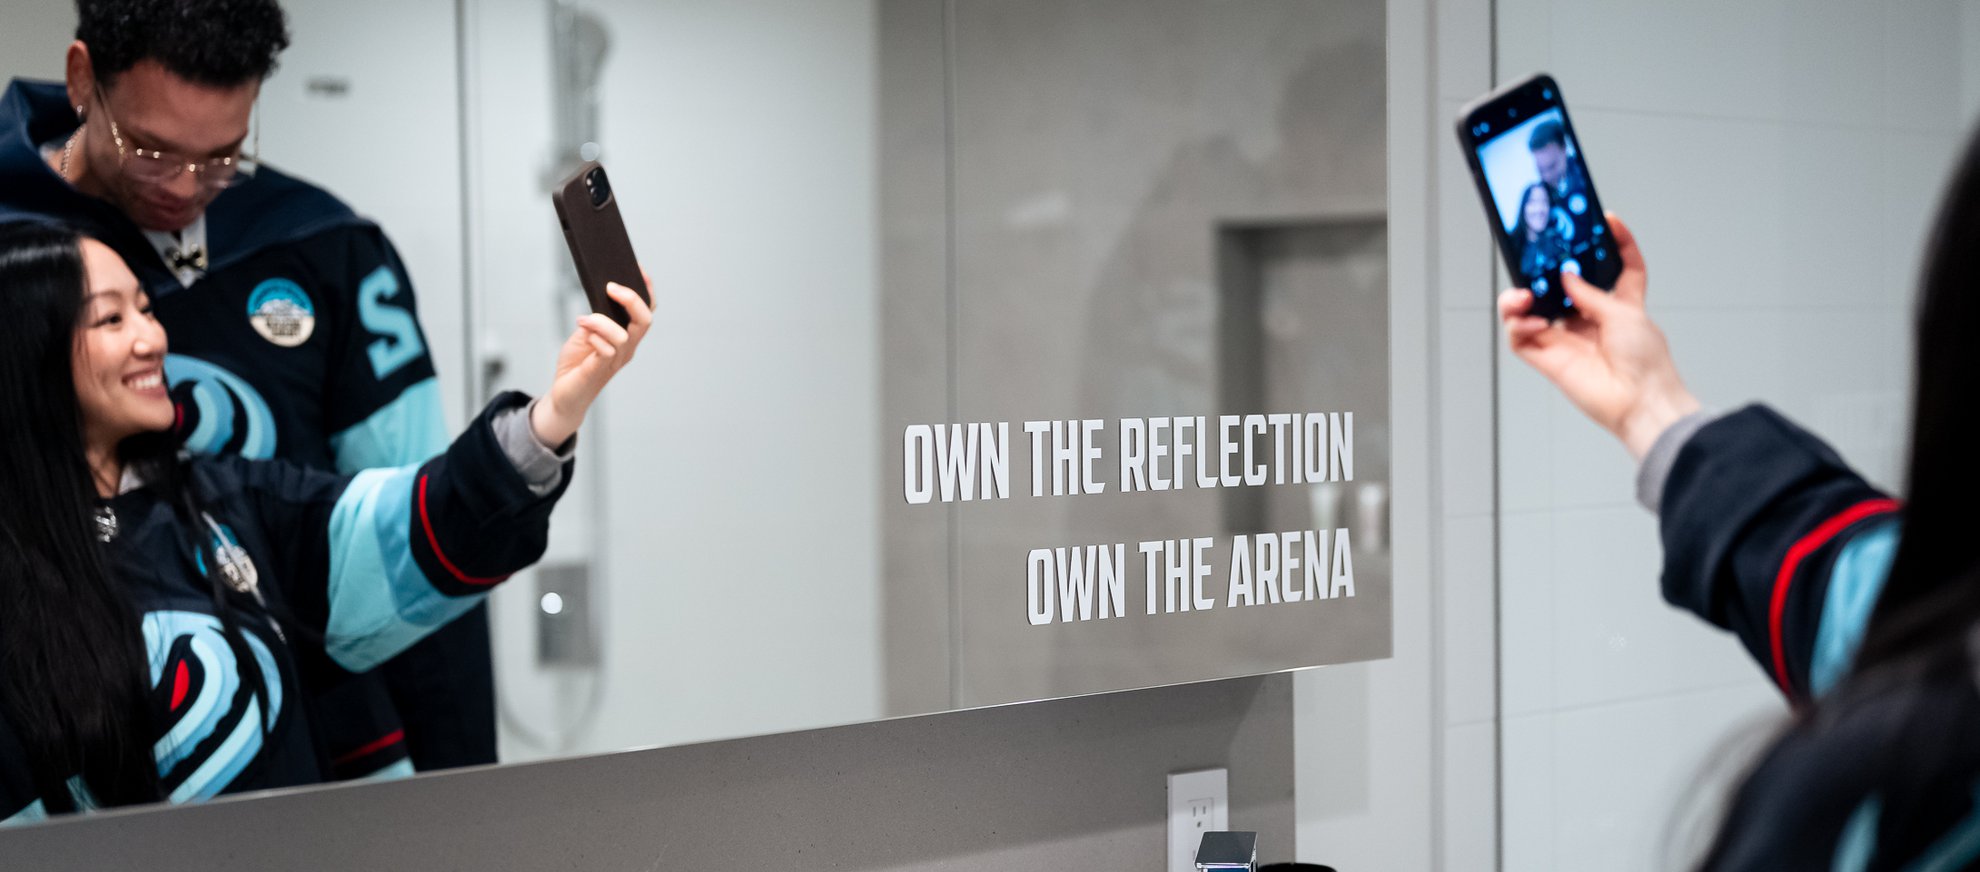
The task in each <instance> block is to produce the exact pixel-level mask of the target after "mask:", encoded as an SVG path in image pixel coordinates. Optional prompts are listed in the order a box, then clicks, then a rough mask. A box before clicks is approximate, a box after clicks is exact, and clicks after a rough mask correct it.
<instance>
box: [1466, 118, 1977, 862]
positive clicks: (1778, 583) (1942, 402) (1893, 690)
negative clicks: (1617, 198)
mask: <svg viewBox="0 0 1980 872" xmlns="http://www.w3.org/2000/svg"><path fill="white" fill-rule="evenodd" d="M1610 226H1611V227H1613V228H1614V230H1615V233H1616V241H1617V242H1618V243H1620V245H1621V249H1622V257H1623V265H1624V270H1623V274H1622V277H1621V279H1620V281H1619V282H1618V284H1617V286H1616V288H1615V291H1614V293H1613V294H1605V293H1603V292H1601V291H1599V290H1596V289H1594V288H1593V287H1591V286H1590V285H1588V284H1587V283H1585V282H1583V281H1581V280H1580V279H1579V277H1578V276H1563V279H1564V280H1565V284H1566V289H1567V291H1568V294H1569V295H1570V296H1571V297H1572V298H1573V300H1574V307H1575V310H1576V311H1578V312H1579V313H1580V317H1579V318H1570V319H1566V320H1563V321H1561V322H1558V323H1555V324H1551V325H1550V324H1549V323H1548V322H1547V321H1545V320H1544V319H1541V318H1537V317H1534V316H1531V315H1528V314H1526V312H1527V311H1528V310H1529V307H1530V305H1531V302H1532V296H1531V294H1530V293H1529V292H1527V291H1525V290H1519V289H1515V290H1510V291H1507V292H1505V293H1504V294H1503V295H1501V296H1500V299H1499V314H1500V318H1501V321H1502V322H1503V324H1504V326H1505V329H1506V332H1507V336H1508V338H1509V339H1510V342H1511V345H1512V349H1513V351H1514V353H1515V354H1517V355H1518V356H1519V357H1520V358H1521V359H1523V360H1525V361H1526V362H1527V363H1529V364H1531V365H1532V366H1533V367H1534V368H1535V369H1537V370H1539V371H1540V373H1541V374H1543V375H1545V376H1546V377H1547V378H1548V379H1549V380H1551V381H1552V382H1554V384H1555V385H1556V386H1558V387H1559V388H1560V389H1561V391H1562V392H1563V393H1564V394H1566V395H1567V397H1568V398H1569V399H1570V400H1572V401H1573V402H1574V403H1575V405H1577V406H1578V407H1580V408H1581V410H1582V411H1583V412H1584V413H1586V414H1587V415H1588V416H1589V417H1590V418H1593V419H1594V420H1595V421H1596V423H1598V424H1601V425H1602V426H1603V427H1605V428H1607V429H1608V430H1609V431H1610V432H1612V433H1614V434H1615V435H1616V436H1617V437H1618V438H1619V439H1621V440H1622V441H1623V443H1624V445H1625V446H1626V447H1627V448H1628V449H1629V451H1630V453H1631V454H1632V455H1633V456H1634V457H1636V458H1637V459H1638V460H1639V461H1640V463H1641V466H1640V467H1639V474H1638V479H1637V491H1638V495H1639V497H1640V498H1641V500H1642V501H1643V502H1644V503H1645V504H1646V505H1648V506H1649V507H1650V508H1651V509H1652V510H1653V511H1655V512H1657V513H1658V516H1659V521H1660V527H1661V530H1662V534H1661V535H1662V538H1663V543H1664V573H1663V589H1664V597H1665V598H1666V599H1667V600H1669V601H1670V602H1671V603H1672V604H1674V605H1677V606H1680V607H1683V608H1686V609H1689V610H1691V611H1692V612H1694V613H1696V614H1698V615H1699V616H1700V617H1702V618H1704V619H1706V620H1708V621H1710V622H1712V623H1714V624H1717V625H1719V626H1721V627H1724V628H1726V629H1729V630H1732V631H1733V632H1734V633H1736V634H1737V635H1738V636H1739V637H1740V640H1741V641H1742V642H1743V643H1744V644H1745V646H1746V648H1747V650H1748V651H1749V652H1750V653H1752V655H1753V656H1754V658H1755V659H1756V660H1757V661H1759V663H1760V665H1761V667H1762V668H1763V669H1765V670H1766V672H1767V674H1768V675H1769V676H1770V677H1771V678H1772V679H1773V680H1774V681H1775V683H1776V684H1778V685H1779V686H1780V688H1781V690H1782V692H1783V693H1784V694H1786V696H1787V697H1788V699H1789V700H1790V702H1791V703H1792V704H1793V706H1794V717H1793V719H1792V721H1791V723H1790V724H1788V725H1787V726H1786V727H1785V728H1784V729H1783V731H1782V733H1781V734H1780V735H1779V736H1778V737H1777V738H1776V740H1775V741H1774V743H1773V744H1772V745H1771V746H1770V747H1769V748H1768V749H1767V750H1766V752H1765V753H1764V754H1763V755H1762V756H1761V757H1760V759H1759V760H1758V761H1757V762H1756V763H1755V764H1754V765H1753V767H1752V769H1751V770H1750V771H1749V772H1747V773H1746V775H1745V777H1744V779H1743V780H1742V781H1741V782H1740V784H1739V787H1738V788H1737V790H1736V792H1735V794H1734V795H1733V797H1732V798H1731V804H1730V808H1729V811H1728V814H1727V815H1726V817H1725V819H1724V821H1723V822H1722V824H1721V825H1720V829H1719V832H1718V833H1717V835H1716V837H1715V839H1714V841H1713V842H1712V845H1711V847H1710V849H1709V852H1708V853H1707V854H1706V856H1705V858H1704V860H1703V862H1702V868H1705V869H1712V870H1722V869H1731V870H1760V869H1767V870H1774V869H1824V870H1831V869H1833V870H1851V872H1856V870H1869V869H1917V870H1940V869H1964V868H1968V867H1969V866H1970V865H1973V864H1975V863H1976V862H1980V537H1976V536H1975V535H1974V532H1973V528H1974V526H1975V524H1974V520H1975V518H1976V514H1977V513H1976V511H1975V505H1976V500H1980V450H1976V449H1975V447H1974V445H1973V444H1972V439H1973V433H1974V426H1973V424H1974V420H1973V417H1972V412H1971V410H1970V409H1971V406H1972V404H1973V403H1975V402H1976V401H1980V344H1976V343H1975V342H1974V340H1973V337H1974V336H1975V335H1976V334H1980V285H1976V281H1980V279H1976V277H1980V138H1976V139H1975V141H1974V142H1973V143H1972V144H1969V145H1968V147H1967V152H1966V156H1965V158H1964V160H1963V162H1962V163H1961V164H1960V168H1959V170H1958V172H1957V174H1956V175H1955V177H1954V179H1953V183H1952V186H1951V188H1950V190H1949V191H1948V192H1947V194H1946V199H1945V202H1944V204H1943V206H1942V207H1941V212H1940V215H1939V218H1938V224H1937V228H1936V230H1935V231H1934V236H1933V239H1932V242H1931V246H1930V250H1929V251H1930V253H1929V255H1928V260H1927V262H1926V268H1925V273H1924V285H1923V288H1922V290H1921V297H1920V301H1919V305H1918V309H1917V318H1918V322H1917V346H1918V348H1917V368H1916V371H1915V374H1914V378H1915V382H1916V395H1915V398H1914V403H1913V418H1912V425H1911V457H1910V461H1909V471H1908V475H1907V482H1906V492H1907V496H1906V502H1905V503H1904V504H1902V505H1900V503H1899V502H1897V501H1896V500H1894V499H1892V498H1891V497H1889V496H1887V495H1885V494H1883V493H1880V492H1878V491H1877V490H1876V489H1875V488H1873V487H1871V486H1870V485H1869V484H1868V483H1866V482H1865V481H1864V480H1863V479H1862V478H1861V477H1859V476H1857V475H1856V474H1855V473H1854V472H1852V471H1851V470H1850V469H1849V468H1848V467H1847V466H1846V465H1844V463H1843V461H1842V459H1841V458H1839V457H1838V456H1836V454H1835V453H1834V452H1833V451H1832V450H1830V449H1829V448H1828V446H1826V445H1824V444H1823V443H1822V442H1821V441H1820V440H1819V439H1817V438H1816V437H1814V436H1813V435H1810V434H1809V433H1807V432H1805V431H1803V430H1801V429H1800V428H1798V427H1796V426H1795V425H1794V424H1792V423H1790V422H1788V421H1787V420H1786V419H1785V418H1782V417H1781V416H1780V415H1778V414H1776V413H1775V412H1773V411H1771V410H1769V409H1767V408H1766V407H1764V406H1757V405H1756V406H1750V407H1748V408H1745V409H1742V410H1740V411H1737V412H1733V413H1730V414H1725V415H1714V414H1711V413H1709V412H1705V411H1701V410H1700V408H1699V404H1698V401H1697V400H1696V399H1695V398H1693V397H1692V395H1691V393H1690V392H1689V391H1688V390H1686V389H1685V387H1684V383H1683V381H1682V380H1681V379H1680V378H1679V377H1678V374H1677V368H1676V366H1675V364H1674V363H1673V361H1672V359H1671V355H1670V350H1669V348H1668V346H1667V345H1666V344H1665V341H1664V337H1663V334H1662V333H1661V332H1660V331H1659V330H1658V329H1657V327H1656V325H1655V324H1654V323H1652V322H1651V320H1650V319H1649V317H1648V315H1647V314H1646V313H1645V310H1644V294H1645V291H1646V289H1647V277H1646V272H1645V267H1644V260H1643V255H1642V253H1641V251H1640V250H1639V249H1638V248H1637V245H1636V240H1635V238H1634V237H1633V236H1632V235H1631V234H1630V232H1629V229H1628V228H1627V227H1626V226H1625V225H1623V223H1622V222H1621V221H1620V220H1617V219H1616V218H1615V217H1614V216H1613V215H1611V216H1610Z"/></svg>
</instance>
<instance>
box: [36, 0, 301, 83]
mask: <svg viewBox="0 0 1980 872" xmlns="http://www.w3.org/2000/svg"><path fill="white" fill-rule="evenodd" d="M76 17H77V22H76V39H78V40H80V41H82V43H83V44H84V45H87V46H89V60H90V68H91V70H92V71H94V72H95V73H96V79H97V81H99V82H101V83H103V84H104V85H105V86H108V85H111V84H113V83H114V82H115V81H116V78H117V76H118V74H120V73H123V72H124V71H126V70H129V69H130V68H131V67H132V66H134V65H136V64H137V62H138V61H141V60H145V59H147V58H149V59H152V60H156V61H158V62H159V63H161V64H164V65H165V69H167V70H170V71H171V72H172V74H173V75H176V76H180V77H182V78H185V79H188V80H191V81H194V82H198V83H200V84H203V85H213V86H217V87H222V88H227V87H233V86H236V85H245V84H249V83H251V82H259V81H261V80H262V79H265V78H267V77H268V74H269V73H271V72H274V71H275V56H276V55H277V54H280V53H281V51H282V50H283V49H285V48H288V47H289V32H288V26H287V23H286V21H285V20H284V17H283V15H282V7H280V6H277V5H275V0H76Z"/></svg>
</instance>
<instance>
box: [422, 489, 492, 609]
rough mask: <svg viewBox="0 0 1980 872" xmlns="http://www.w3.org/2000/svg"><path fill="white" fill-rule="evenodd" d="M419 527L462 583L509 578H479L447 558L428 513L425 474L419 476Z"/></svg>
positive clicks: (438, 556) (429, 544)
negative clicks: (463, 570) (441, 548)
mask: <svg viewBox="0 0 1980 872" xmlns="http://www.w3.org/2000/svg"><path fill="white" fill-rule="evenodd" d="M419 527H420V529H421V530H424V531H426V545H427V547H429V548H431V549H433V556H434V557H435V558H436V559H438V560H439V561H440V565H441V566H443V567H446V569H447V574H449V575H452V576H453V577H454V580H456V581H459V582H460V583H462V584H473V585H482V586H486V585H491V584H499V583H501V582H502V581H505V580H507V579H508V577H509V576H507V575H498V576H495V577H493V578H478V577H476V576H472V575H469V574H467V573H465V572H462V571H461V568H460V567H458V566H455V565H454V561H452V560H448V559H447V552H445V551H442V550H440V537H439V536H436V535H434V533H433V518H432V516H430V515H428V514H427V513H426V476H423V475H422V476H420V477H419Z"/></svg>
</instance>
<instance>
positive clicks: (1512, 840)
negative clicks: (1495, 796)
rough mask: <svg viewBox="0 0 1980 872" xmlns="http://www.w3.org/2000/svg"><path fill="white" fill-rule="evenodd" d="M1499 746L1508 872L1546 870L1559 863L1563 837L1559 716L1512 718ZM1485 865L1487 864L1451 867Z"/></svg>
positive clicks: (1546, 714)
mask: <svg viewBox="0 0 1980 872" xmlns="http://www.w3.org/2000/svg"><path fill="white" fill-rule="evenodd" d="M1500 729H1501V730H1502V731H1503V732H1502V735H1503V738H1502V739H1501V750H1500V760H1501V765H1500V770H1499V803H1500V817H1501V820H1502V821H1503V822H1504V823H1503V824H1502V827H1503V829H1502V831H1501V834H1500V838H1501V839H1502V840H1503V843H1502V846H1501V847H1502V850H1503V854H1502V856H1503V857H1504V862H1503V863H1502V864H1500V866H1499V868H1501V869H1508V870H1522V872H1524V870H1547V869H1554V868H1557V867H1556V866H1555V864H1554V846H1555V843H1556V841H1558V839H1559V829H1560V824H1559V822H1558V821H1559V818H1558V816H1557V815H1556V813H1555V808H1556V802H1557V801H1556V798H1555V781H1556V779H1555V776H1554V761H1555V759H1556V755H1555V753H1554V715H1553V714H1552V713H1550V712H1549V713H1541V714H1535V715H1527V716H1525V717H1513V718H1507V719H1506V720H1505V722H1504V724H1503V725H1502V726H1501V727H1500ZM1449 868H1453V869H1481V868H1488V867H1486V866H1483V865H1465V866H1454V867H1449Z"/></svg>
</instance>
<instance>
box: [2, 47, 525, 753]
mask: <svg viewBox="0 0 1980 872" xmlns="http://www.w3.org/2000/svg"><path fill="white" fill-rule="evenodd" d="M76 123H77V122H76V116H75V114H74V111H73V109H72V108H71V107H70V106H69V105H68V102H67V99H66V95H65V92H64V89H63V87H62V85H60V84H58V83H36V82H26V81H16V82H14V83H13V84H12V85H11V86H10V87H9V88H8V90H7V92H6V94H5V96H4V97H0V222H6V221H20V220H25V221H57V222H61V223H64V224H67V225H69V226H72V227H74V228H76V229H77V230H80V231H81V232H83V233H86V234H88V235H90V236H93V237H95V238H97V239H99V240H101V241H103V242H104V243H105V244H107V245H109V246H110V247H111V248H114V249H116V250H117V252H118V253H119V254H121V255H123V257H124V260H125V261H126V262H127V263H129V265H130V267H131V269H132V271H133V272H135V273H136V274H137V276H138V279H139V281H141V282H142V283H143V285H144V287H145V289H146V290H147V291H148V292H149V294H150V297H151V299H152V303H153V306H154V311H155V312H156V313H157V316H158V319H159V321H160V323H162V324H163V325H164V327H165V330H166V334H167V336H168V338H169V341H170V354H169V356H168V357H167V359H166V361H165V374H166V377H167V379H168V381H169V382H170V384H171V393H172V397H173V399H174V401H175V404H176V405H177V406H178V409H179V412H180V425H179V429H180V432H181V433H182V435H183V437H184V439H185V443H186V447H187V448H188V449H190V450H192V451H195V452H199V453H206V454H226V455H235V456H240V457H244V458H248V459H256V460H259V459H269V458H277V459H282V460H287V461H291V462H295V463H300V464H303V465H306V466H309V467H312V468H315V469H320V470H328V471H335V472H343V473H351V472H356V471H358V470H361V469H369V468H373V467H392V466H400V465H403V464H408V463H417V462H419V461H422V460H425V459H427V458H429V457H432V456H433V455H435V454H437V453H438V452H440V451H441V450H442V449H444V448H445V447H446V445H447V435H448V434H447V430H446V424H445V420H444V415H443V412H442V406H441V401H440V395H439V387H438V383H437V381H436V380H435V375H434V367H433V360H432V358H431V356H430V354H429V353H428V348H427V344H426V337H425V335H424V334H423V333H422V332H421V330H420V324H419V318H418V309H417V306H416V305H415V301H414V296H413V288H412V283H411V281H410V280H409V279H408V277H407V275H406V272H405V269H404V267H403V265H402V264H401V263H400V261H399V257H398V254H397V252H396V251H394V250H393V247H392V245H391V243H390V242H389V241H388V240H387V239H386V237H385V234H384V232H383V231H381V230H380V229H379V227H378V226H377V225H376V224H374V223H373V222H371V221H368V220H366V219H364V218H362V217H360V216H358V215H357V213H355V212H353V211H352V210H351V209H350V207H348V206H346V205H345V204H344V203H343V202H341V201H340V200H338V199H337V198H336V197H334V196H332V195H331V194H329V193H327V192H325V191H323V190H322V189H320V188H317V187H315V186H313V185H311V184H309V183H307V182H304V181H301V180H299V179H296V178H292V177H290V176H287V175H285V174H283V173H281V172H279V171H278V170H275V169H273V168H270V167H267V166H262V167H260V168H259V169H258V170H257V171H256V172H255V173H254V174H253V176H252V177H251V178H249V179H247V180H245V181H243V182H241V183H239V184H237V185H235V186H233V187H230V188H228V189H227V190H225V191H223V192H221V193H220V195H219V196H218V197H216V198H215V199H214V201H213V203H212V204H211V205H210V206H208V207H207V209H206V212H205V219H204V220H205V222H206V249H207V251H208V253H209V261H208V264H207V268H206V272H205V274H204V275H203V276H201V277H200V278H198V279H197V280H195V281H194V282H193V283H192V284H191V285H190V286H181V285H180V283H179V278H178V276H177V275H176V274H174V273H173V272H172V271H171V270H170V269H168V268H167V266H166V265H165V263H164V261H163V260H162V259H161V258H160V256H159V254H158V252H157V249H155V248H154V247H153V246H152V243H151V241H150V240H149V239H147V238H146V237H145V235H144V234H143V232H142V231H140V230H139V229H138V228H137V227H136V226H135V225H133V224H132V223H131V222H130V221H129V219H127V218H126V217H125V216H124V215H123V214H122V213H121V212H120V211H119V210H118V209H117V208H116V207H115V206H113V205H111V204H109V203H107V202H104V201H102V200H97V199H95V198H92V197H89V196H86V195H84V194H82V193H80V192H78V191H77V190H75V189H74V188H73V187H71V186H70V185H69V184H68V183H67V182H66V181H64V180H63V179H62V178H61V177H60V176H58V175H57V174H56V173H55V172H54V171H53V170H51V169H50V168H49V167H48V165H47V163H46V162H45V161H44V160H43V159H42V152H41V148H40V146H41V144H43V143H48V142H53V141H60V140H62V139H64V138H66V137H67V136H68V135H69V134H70V132H72V131H73V130H74V129H75V126H76ZM312 697H313V699H314V700H315V702H314V704H316V705H318V706H319V707H320V708H321V709H322V710H323V712H324V719H323V722H324V725H325V733H326V737H325V742H326V745H327V746H328V747H330V748H331V751H332V754H331V756H332V758H333V759H334V760H336V761H338V765H337V766H336V767H335V774H336V775H337V776H338V777H355V776H362V775H369V774H374V773H378V772H381V771H397V772H404V771H410V769H411V766H410V765H409V764H408V761H410V762H411V763H416V764H418V766H419V768H421V769H432V768H442V767H445V766H456V765H466V764H474V763H489V762H493V761H494V759H495V726H494V720H495V712H494V679H493V674H492V665H491V663H490V656H489V650H488V630H487V615H486V610H485V609H483V610H479V611H477V612H476V613H475V614H473V615H470V616H468V617H467V618H466V619H464V620H462V621H459V622H457V623H455V624H454V625H452V626H450V627H448V628H447V629H446V630H444V631H442V632H440V633H438V634H436V635H435V636H434V637H433V638H431V639H429V640H428V641H426V642H424V643H422V644H421V645H420V646H418V647H417V648H415V649H414V650H412V651H410V652H408V653H407V654H406V656H405V657H403V658H401V659H400V660H398V661H394V662H393V663H390V664H387V665H386V666H385V667H384V668H382V669H381V670H379V673H378V674H377V675H376V676H373V677H366V678H362V679H358V678H352V677H349V676H344V677H340V678H338V679H337V680H334V681H330V682H328V683H326V684H325V685H324V686H323V687H321V688H313V689H312Z"/></svg>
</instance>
